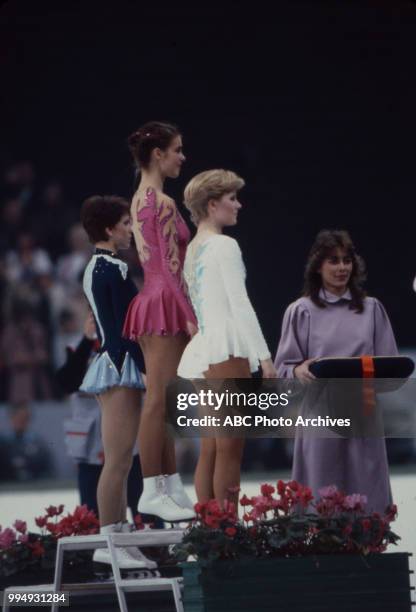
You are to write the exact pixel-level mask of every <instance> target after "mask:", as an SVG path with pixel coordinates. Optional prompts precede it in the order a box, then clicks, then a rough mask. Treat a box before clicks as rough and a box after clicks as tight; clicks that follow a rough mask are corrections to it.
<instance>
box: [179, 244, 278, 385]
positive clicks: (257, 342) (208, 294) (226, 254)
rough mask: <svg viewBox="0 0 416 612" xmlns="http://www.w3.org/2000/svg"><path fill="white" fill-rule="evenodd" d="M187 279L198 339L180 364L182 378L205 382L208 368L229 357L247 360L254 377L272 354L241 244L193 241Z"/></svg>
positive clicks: (189, 250)
mask: <svg viewBox="0 0 416 612" xmlns="http://www.w3.org/2000/svg"><path fill="white" fill-rule="evenodd" d="M184 273H185V278H186V282H187V284H188V287H189V294H190V296H191V300H192V304H193V306H194V309H195V312H196V315H197V319H198V333H197V334H196V335H195V336H193V338H192V340H191V341H190V342H189V343H188V344H187V346H186V348H185V351H184V352H183V355H182V358H181V361H180V363H179V368H178V374H179V376H181V377H182V378H203V376H204V372H206V371H207V370H208V368H209V366H210V365H214V364H217V363H221V362H222V361H226V360H227V359H229V358H230V357H242V358H245V359H247V360H248V362H249V364H250V371H251V372H255V371H256V370H258V368H259V365H260V363H259V362H260V360H263V359H268V358H269V357H270V352H269V350H268V348H267V345H266V342H265V340H264V338H263V334H262V332H261V329H260V325H259V323H258V320H257V317H256V314H255V312H254V310H253V307H252V305H251V302H250V300H249V298H248V295H247V291H246V286H245V268H244V264H243V260H242V256H241V251H240V248H239V246H238V243H237V242H236V241H235V240H234V239H233V238H230V237H229V236H223V235H222V234H221V235H216V234H214V235H211V236H210V237H209V238H206V239H205V240H204V241H201V242H199V243H198V242H197V240H196V239H195V240H194V241H193V243H191V244H190V245H189V247H188V251H187V254H186V260H185V267H184Z"/></svg>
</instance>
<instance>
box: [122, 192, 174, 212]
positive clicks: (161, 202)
mask: <svg viewBox="0 0 416 612" xmlns="http://www.w3.org/2000/svg"><path fill="white" fill-rule="evenodd" d="M147 207H150V208H152V207H154V208H155V209H156V211H160V210H172V211H176V203H175V200H174V199H173V198H171V197H170V196H169V195H168V194H167V193H165V192H164V191H161V190H160V189H155V188H154V187H146V188H143V189H141V188H139V189H138V190H137V191H136V193H135V194H134V196H133V199H132V209H134V208H137V209H138V210H142V209H144V208H147Z"/></svg>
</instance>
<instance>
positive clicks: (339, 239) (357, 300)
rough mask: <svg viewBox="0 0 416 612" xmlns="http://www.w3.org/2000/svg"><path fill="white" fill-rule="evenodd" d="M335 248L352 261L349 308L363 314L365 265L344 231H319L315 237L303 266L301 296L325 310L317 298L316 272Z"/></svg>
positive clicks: (318, 279)
mask: <svg viewBox="0 0 416 612" xmlns="http://www.w3.org/2000/svg"><path fill="white" fill-rule="evenodd" d="M336 248H341V249H344V250H345V251H346V253H347V255H348V256H349V257H351V259H352V273H351V276H350V279H349V281H348V289H349V290H350V291H351V297H352V300H351V303H350V306H349V307H350V309H351V310H355V311H356V312H359V313H360V312H363V310H364V298H365V292H364V289H363V283H364V281H365V278H366V274H365V264H364V260H363V259H362V257H360V256H359V255H358V254H357V252H356V250H355V246H354V244H353V242H352V240H351V237H350V235H349V233H348V232H347V231H345V230H334V229H325V230H321V231H320V232H319V233H318V235H317V236H316V238H315V241H314V243H313V245H312V248H311V250H310V253H309V257H308V260H307V262H306V266H305V276H304V279H305V282H304V285H303V295H305V296H308V297H309V298H310V299H311V300H312V302H314V304H316V305H317V306H319V307H320V308H325V302H323V300H321V298H320V297H319V290H320V289H321V287H322V278H321V275H320V274H319V272H318V270H319V269H320V267H321V265H322V262H323V261H324V259H326V258H327V257H328V256H329V255H330V254H331V252H332V251H333V250H334V249H336Z"/></svg>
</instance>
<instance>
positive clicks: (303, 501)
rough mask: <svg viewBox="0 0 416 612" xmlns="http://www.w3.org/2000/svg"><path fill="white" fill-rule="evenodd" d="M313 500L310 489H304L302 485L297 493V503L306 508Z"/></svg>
mask: <svg viewBox="0 0 416 612" xmlns="http://www.w3.org/2000/svg"><path fill="white" fill-rule="evenodd" d="M312 500H313V495H312V490H311V489H310V487H303V486H302V485H300V486H299V489H298V491H297V493H296V501H297V502H298V503H299V504H300V505H301V506H302V508H306V507H307V506H308V505H309V504H310V503H311V501H312Z"/></svg>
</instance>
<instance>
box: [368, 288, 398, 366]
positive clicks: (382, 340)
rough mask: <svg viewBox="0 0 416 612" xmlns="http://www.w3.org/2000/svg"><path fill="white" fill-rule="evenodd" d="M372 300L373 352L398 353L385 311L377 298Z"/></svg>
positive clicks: (381, 354) (380, 353)
mask: <svg viewBox="0 0 416 612" xmlns="http://www.w3.org/2000/svg"><path fill="white" fill-rule="evenodd" d="M374 302H375V303H374V354H375V355H380V356H383V355H385V356H393V355H398V354H399V351H398V349H397V344H396V339H395V337H394V332H393V329H392V327H391V323H390V319H389V317H388V315H387V312H386V311H385V309H384V306H383V305H382V304H381V303H380V302H379V301H378V300H376V299H375V300H374Z"/></svg>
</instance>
